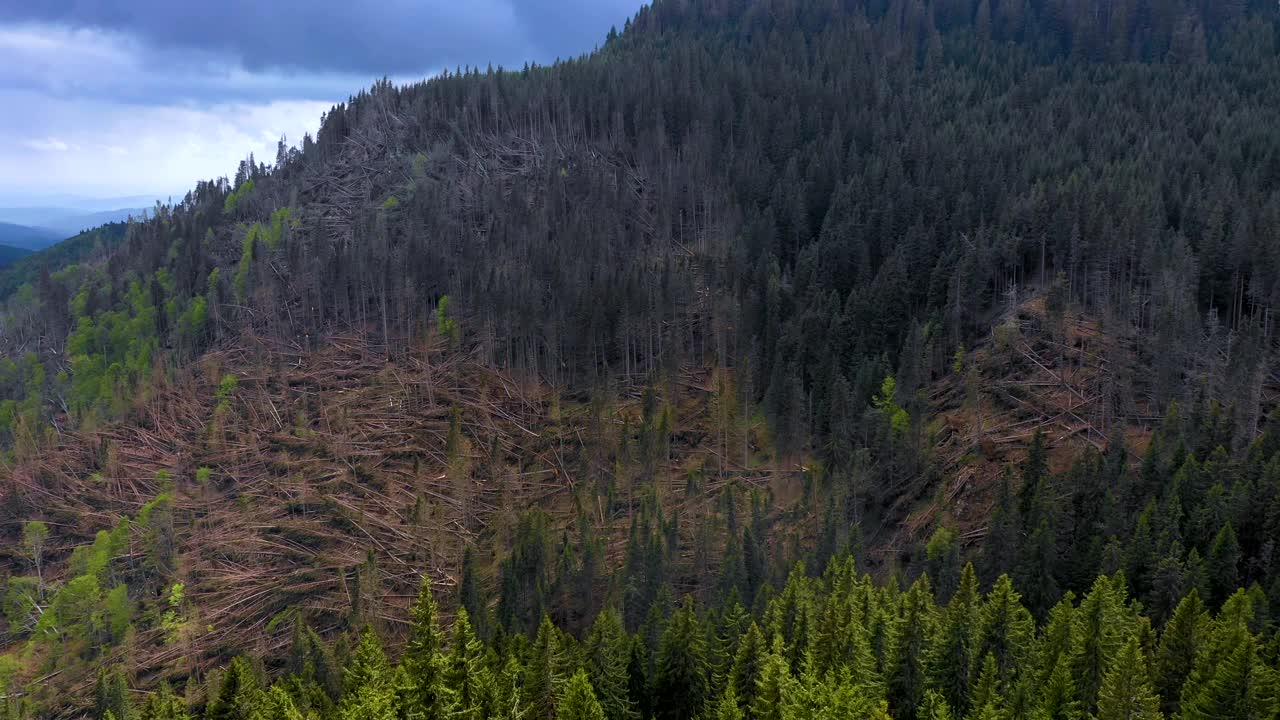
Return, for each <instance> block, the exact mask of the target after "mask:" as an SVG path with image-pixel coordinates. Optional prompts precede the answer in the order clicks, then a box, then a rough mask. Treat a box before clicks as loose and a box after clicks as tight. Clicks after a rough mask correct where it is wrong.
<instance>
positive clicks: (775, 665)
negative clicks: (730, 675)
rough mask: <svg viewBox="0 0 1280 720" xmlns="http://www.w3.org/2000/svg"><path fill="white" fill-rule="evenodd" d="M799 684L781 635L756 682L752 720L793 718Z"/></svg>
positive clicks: (775, 641)
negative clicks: (797, 684) (788, 659)
mask: <svg viewBox="0 0 1280 720" xmlns="http://www.w3.org/2000/svg"><path fill="white" fill-rule="evenodd" d="M795 694H796V681H795V678H793V677H792V676H791V666H790V664H789V663H788V662H787V657H786V646H785V645H784V643H783V642H782V636H781V635H774V637H773V645H772V647H771V649H770V650H769V654H768V655H766V656H765V658H764V665H763V667H761V669H760V678H759V679H758V680H757V681H756V693H755V697H754V698H753V699H752V701H751V718H752V720H786V719H788V718H790V717H791V716H792V712H793V706H794V702H795Z"/></svg>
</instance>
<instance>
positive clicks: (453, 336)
mask: <svg viewBox="0 0 1280 720" xmlns="http://www.w3.org/2000/svg"><path fill="white" fill-rule="evenodd" d="M452 304H453V299H452V298H450V297H449V296H448V295H442V296H441V297H440V301H439V302H438V303H436V329H437V330H438V331H439V332H440V334H441V335H442V336H444V338H445V339H446V340H447V341H448V342H449V346H450V347H454V348H456V347H458V345H459V343H461V342H462V331H461V329H460V328H459V327H458V321H457V320H455V319H454V318H453V314H452V313H451V312H450V307H451V306H452Z"/></svg>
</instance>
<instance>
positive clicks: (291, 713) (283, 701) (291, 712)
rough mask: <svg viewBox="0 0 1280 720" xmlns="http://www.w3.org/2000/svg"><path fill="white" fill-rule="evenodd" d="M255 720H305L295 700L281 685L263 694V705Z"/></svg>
mask: <svg viewBox="0 0 1280 720" xmlns="http://www.w3.org/2000/svg"><path fill="white" fill-rule="evenodd" d="M254 720H304V716H303V714H302V713H301V712H299V711H298V707H297V705H296V704H294V702H293V698H292V697H290V696H289V693H288V692H287V691H285V689H284V688H283V687H281V686H280V685H276V686H274V687H272V688H271V689H270V690H268V691H267V692H266V693H264V694H263V698H262V705H261V707H260V708H259V709H258V711H257V715H255V717H254Z"/></svg>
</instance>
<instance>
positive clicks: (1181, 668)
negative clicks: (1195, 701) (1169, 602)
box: [1155, 590, 1209, 716]
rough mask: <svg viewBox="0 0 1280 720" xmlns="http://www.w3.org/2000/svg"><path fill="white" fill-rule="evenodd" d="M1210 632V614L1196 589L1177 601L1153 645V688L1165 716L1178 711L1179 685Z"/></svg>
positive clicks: (1180, 690) (1187, 674)
mask: <svg viewBox="0 0 1280 720" xmlns="http://www.w3.org/2000/svg"><path fill="white" fill-rule="evenodd" d="M1208 634H1209V616H1208V613H1207V612H1206V611H1205V607H1204V603H1202V602H1201V601H1200V594H1199V593H1197V592H1196V591H1195V590H1192V591H1191V592H1190V593H1187V596H1186V597H1184V598H1183V599H1182V602H1180V603H1178V607H1177V608H1175V609H1174V611H1173V616H1172V617H1171V618H1169V622H1167V623H1166V624H1165V626H1164V631H1163V632H1162V633H1161V634H1160V644H1159V645H1158V646H1157V647H1156V656H1155V676H1156V688H1157V689H1159V691H1160V696H1161V697H1162V698H1163V702H1162V704H1161V705H1162V709H1163V710H1164V712H1165V713H1166V714H1167V715H1170V716H1172V715H1174V714H1176V713H1177V712H1178V708H1179V702H1178V701H1179V696H1180V694H1181V692H1182V686H1183V685H1184V684H1185V683H1186V682H1187V678H1188V677H1190V675H1191V671H1192V669H1193V668H1194V666H1195V660H1196V652H1197V651H1198V650H1199V648H1200V646H1201V645H1202V644H1203V643H1204V642H1205V640H1206V639H1207V637H1208Z"/></svg>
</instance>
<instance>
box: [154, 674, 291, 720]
mask: <svg viewBox="0 0 1280 720" xmlns="http://www.w3.org/2000/svg"><path fill="white" fill-rule="evenodd" d="M189 717H190V716H189V715H188V714H187V705H186V703H184V702H183V701H182V698H180V697H178V696H176V695H174V694H173V688H171V687H169V683H167V682H164V683H160V689H159V690H157V691H156V692H154V693H152V694H151V695H149V696H147V701H146V702H145V703H143V704H142V709H141V710H140V711H139V712H138V720H188V719H189ZM266 720H277V718H276V717H268V718H266ZM279 720H294V718H279ZM299 720H300V719H299Z"/></svg>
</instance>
